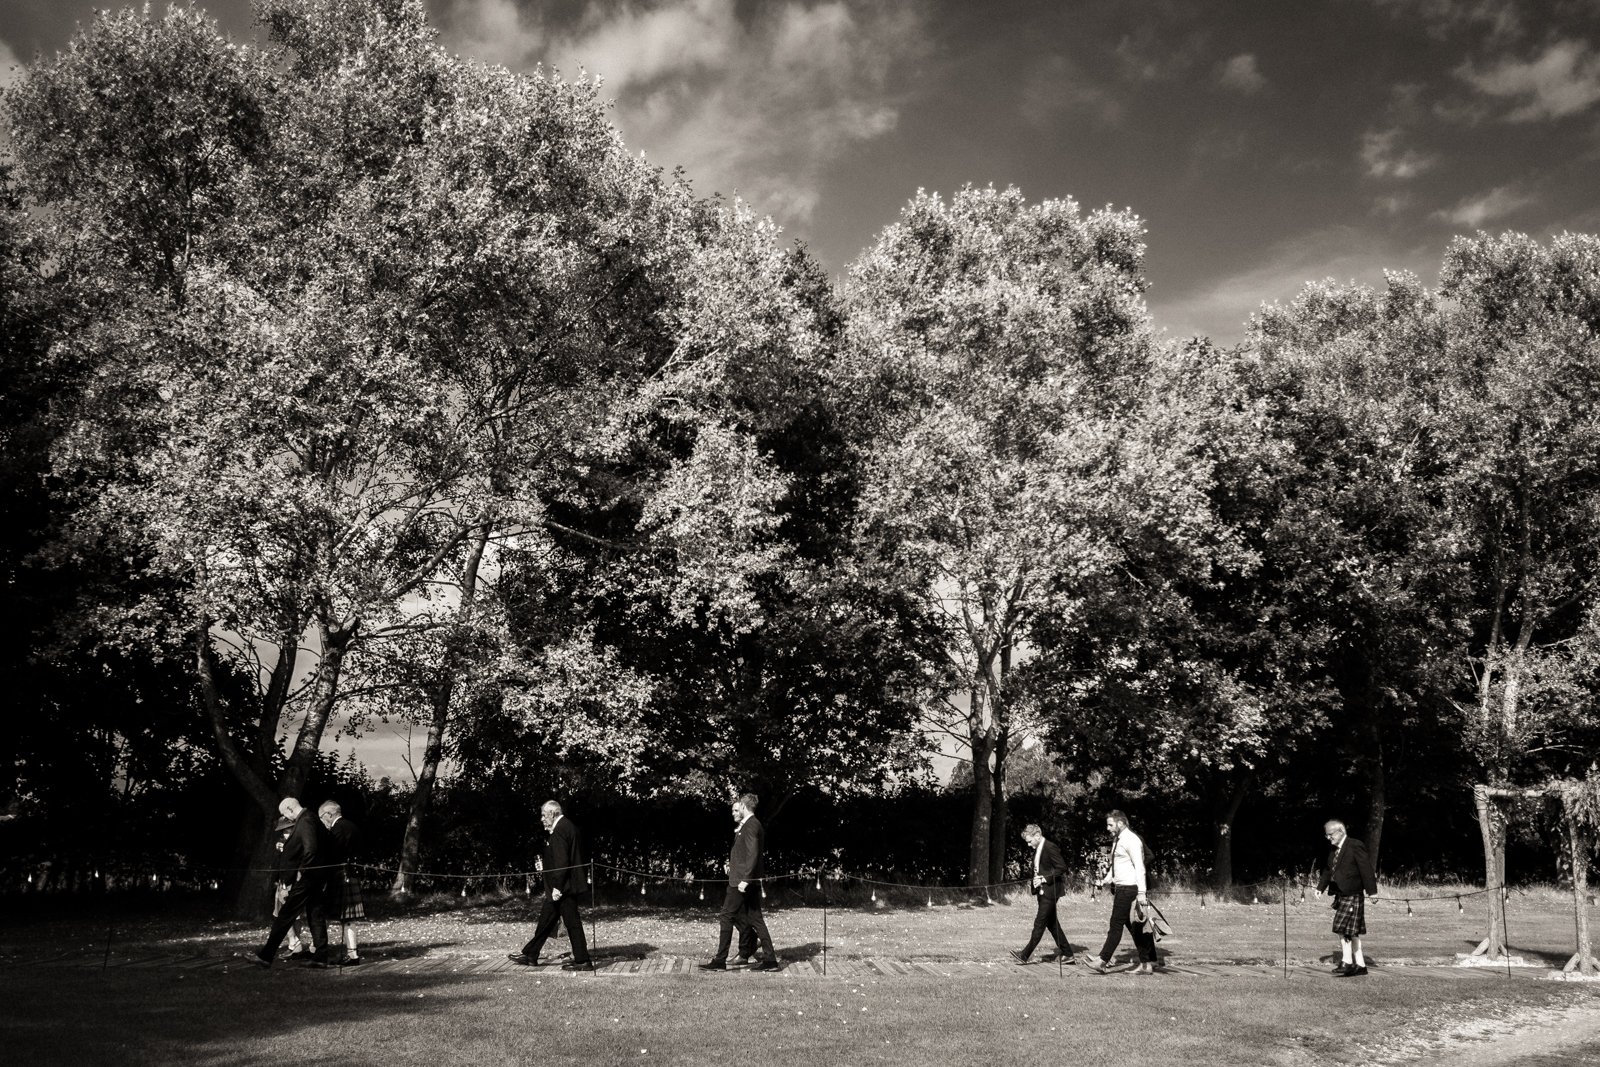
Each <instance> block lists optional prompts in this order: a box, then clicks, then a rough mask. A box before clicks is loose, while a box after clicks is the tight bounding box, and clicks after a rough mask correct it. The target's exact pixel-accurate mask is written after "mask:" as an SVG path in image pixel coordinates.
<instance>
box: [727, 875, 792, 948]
mask: <svg viewBox="0 0 1600 1067" xmlns="http://www.w3.org/2000/svg"><path fill="white" fill-rule="evenodd" d="M717 918H718V920H719V921H720V923H721V929H720V930H719V932H718V935H717V955H716V959H717V961H718V962H719V963H726V962H728V949H729V947H730V946H732V944H733V931H734V927H738V929H739V954H740V955H746V954H747V953H746V952H745V947H746V945H747V944H748V946H749V949H750V951H751V952H754V951H755V946H756V944H757V942H759V943H760V945H761V948H762V950H763V951H764V952H765V953H766V954H767V959H769V960H775V959H777V958H778V953H777V950H775V949H774V948H773V947H772V934H770V933H768V932H767V920H766V917H765V916H764V915H762V914H761V886H760V884H759V883H758V884H756V885H752V886H751V887H750V888H749V890H748V891H746V892H743V893H741V892H739V887H738V886H737V885H732V884H730V885H729V886H728V895H727V896H725V897H723V898H722V912H721V914H719V915H718V916H717Z"/></svg>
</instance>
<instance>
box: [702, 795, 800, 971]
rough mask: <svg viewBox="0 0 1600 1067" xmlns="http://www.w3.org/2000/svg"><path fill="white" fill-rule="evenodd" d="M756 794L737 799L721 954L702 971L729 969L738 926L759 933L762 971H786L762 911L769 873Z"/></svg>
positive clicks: (719, 945)
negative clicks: (763, 884)
mask: <svg viewBox="0 0 1600 1067" xmlns="http://www.w3.org/2000/svg"><path fill="white" fill-rule="evenodd" d="M757 802H758V801H757V799H756V795H755V794H754V793H745V794H744V795H742V796H741V797H739V799H738V800H735V801H734V802H733V823H734V826H735V830H734V834H733V851H732V852H730V853H729V854H728V895H727V896H726V897H724V898H723V900H722V914H721V915H720V916H719V919H720V920H721V924H722V925H721V930H720V931H719V933H718V937H717V954H716V955H715V956H713V957H712V959H711V961H710V962H709V963H702V964H701V965H700V969H701V970H705V971H725V970H727V969H728V948H729V947H730V946H731V945H732V944H733V930H734V927H736V926H737V927H738V928H739V930H740V931H741V933H742V932H743V931H745V930H752V931H754V932H755V935H756V938H757V939H758V940H759V941H760V943H761V949H762V951H763V952H764V953H765V954H766V955H765V958H763V959H762V961H761V962H760V963H759V964H757V965H756V967H755V969H756V970H758V971H777V970H782V969H783V965H782V964H780V963H779V962H778V953H777V952H776V951H775V950H774V949H773V947H772V935H771V934H770V933H768V932H767V920H766V919H765V917H763V916H762V914H761V876H762V875H763V874H764V873H765V872H766V865H765V863H764V862H763V860H762V850H763V849H764V847H765V845H766V841H765V840H764V837H765V833H764V831H763V830H762V828H761V820H760V819H757V818H756V814H755V812H756V804H757Z"/></svg>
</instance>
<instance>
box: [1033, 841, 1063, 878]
mask: <svg viewBox="0 0 1600 1067" xmlns="http://www.w3.org/2000/svg"><path fill="white" fill-rule="evenodd" d="M1066 873H1067V861H1066V860H1065V859H1063V858H1062V856H1061V849H1060V848H1058V847H1057V846H1056V843H1055V842H1054V841H1046V842H1045V843H1044V851H1043V852H1041V853H1040V854H1039V877H1040V878H1041V879H1042V880H1043V882H1044V883H1045V884H1049V883H1051V882H1054V881H1055V880H1056V879H1057V878H1060V877H1061V876H1062V875H1064V874H1066Z"/></svg>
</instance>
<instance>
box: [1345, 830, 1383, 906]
mask: <svg viewBox="0 0 1600 1067" xmlns="http://www.w3.org/2000/svg"><path fill="white" fill-rule="evenodd" d="M1352 843H1353V844H1354V845H1355V848H1354V849H1352V850H1351V851H1352V852H1353V853H1354V859H1355V861H1356V873H1358V874H1360V875H1361V888H1362V889H1364V890H1366V893H1367V896H1369V897H1375V896H1377V895H1378V879H1377V876H1376V875H1375V874H1373V871H1372V857H1371V856H1370V855H1369V854H1368V853H1367V846H1366V845H1364V844H1363V843H1361V842H1360V841H1356V842H1352Z"/></svg>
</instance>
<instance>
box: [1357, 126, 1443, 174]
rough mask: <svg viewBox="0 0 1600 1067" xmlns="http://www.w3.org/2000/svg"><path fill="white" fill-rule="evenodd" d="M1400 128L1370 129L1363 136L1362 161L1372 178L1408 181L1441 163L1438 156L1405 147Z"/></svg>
mask: <svg viewBox="0 0 1600 1067" xmlns="http://www.w3.org/2000/svg"><path fill="white" fill-rule="evenodd" d="M1402 135H1403V131H1402V130H1401V129H1400V128H1399V127H1398V126H1395V127H1391V128H1390V129H1387V130H1368V131H1367V132H1366V133H1364V134H1362V135H1361V163H1362V165H1363V166H1364V167H1366V169H1367V176H1368V177H1370V178H1393V179H1397V180H1400V181H1405V180H1408V179H1410V178H1415V177H1416V176H1417V175H1419V174H1421V173H1423V172H1424V171H1426V170H1428V169H1430V168H1431V167H1432V166H1433V165H1434V164H1435V163H1437V162H1438V157H1437V156H1432V155H1428V154H1426V153H1423V152H1418V151H1416V150H1415V149H1412V148H1406V149H1402V148H1401V147H1400V138H1401V136H1402Z"/></svg>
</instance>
